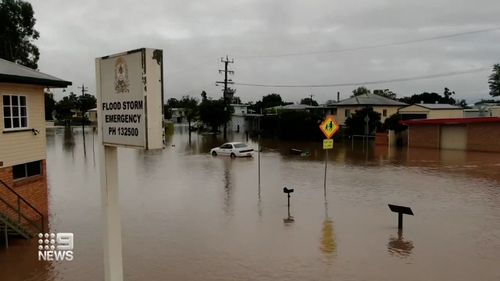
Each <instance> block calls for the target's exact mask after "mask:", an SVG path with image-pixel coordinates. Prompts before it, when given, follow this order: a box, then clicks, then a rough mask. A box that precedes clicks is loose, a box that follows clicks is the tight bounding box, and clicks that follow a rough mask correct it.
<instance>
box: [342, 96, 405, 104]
mask: <svg viewBox="0 0 500 281" xmlns="http://www.w3.org/2000/svg"><path fill="white" fill-rule="evenodd" d="M333 105H334V106H343V105H361V106H368V105H387V106H405V105H407V104H406V103H404V102H400V101H396V100H393V99H389V98H386V97H383V96H379V95H376V94H371V93H370V94H362V95H359V96H354V97H350V98H347V99H344V100H341V101H339V102H337V103H334V104H333Z"/></svg>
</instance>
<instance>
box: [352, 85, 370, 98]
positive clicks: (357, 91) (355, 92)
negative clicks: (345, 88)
mask: <svg viewBox="0 0 500 281" xmlns="http://www.w3.org/2000/svg"><path fill="white" fill-rule="evenodd" d="M369 93H370V90H368V88H366V87H364V86H361V87H358V88H356V89H354V90H353V91H352V94H353V96H359V95H364V94H369Z"/></svg>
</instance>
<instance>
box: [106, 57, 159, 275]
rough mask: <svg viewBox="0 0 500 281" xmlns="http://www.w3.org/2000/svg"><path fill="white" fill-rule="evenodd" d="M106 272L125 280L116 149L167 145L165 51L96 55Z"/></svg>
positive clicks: (150, 147)
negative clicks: (100, 56)
mask: <svg viewBox="0 0 500 281" xmlns="http://www.w3.org/2000/svg"><path fill="white" fill-rule="evenodd" d="M96 89H97V91H96V92H97V115H98V132H99V139H100V145H99V152H100V158H99V159H100V174H101V204H102V208H103V211H104V214H103V216H104V218H103V222H104V274H105V279H104V280H106V281H122V280H123V262H122V234H121V221H120V204H119V196H118V195H119V192H118V153H117V147H119V146H120V147H130V148H139V149H161V148H163V129H162V127H163V52H162V50H157V49H137V50H133V51H128V52H124V53H120V54H116V55H111V56H106V57H102V58H97V59H96Z"/></svg>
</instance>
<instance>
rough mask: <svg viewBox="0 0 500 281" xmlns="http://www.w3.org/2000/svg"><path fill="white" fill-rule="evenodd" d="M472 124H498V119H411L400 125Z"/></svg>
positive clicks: (499, 118) (499, 120)
mask: <svg viewBox="0 0 500 281" xmlns="http://www.w3.org/2000/svg"><path fill="white" fill-rule="evenodd" d="M473 123H500V117H476V118H443V119H412V120H406V121H401V124H403V125H407V126H425V125H460V124H473Z"/></svg>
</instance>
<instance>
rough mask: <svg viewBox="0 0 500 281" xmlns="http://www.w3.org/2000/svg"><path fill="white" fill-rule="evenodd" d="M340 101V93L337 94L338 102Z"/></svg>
mask: <svg viewBox="0 0 500 281" xmlns="http://www.w3.org/2000/svg"><path fill="white" fill-rule="evenodd" d="M339 101H340V92H337V102H339Z"/></svg>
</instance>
